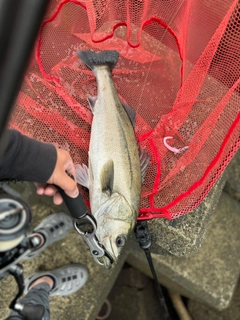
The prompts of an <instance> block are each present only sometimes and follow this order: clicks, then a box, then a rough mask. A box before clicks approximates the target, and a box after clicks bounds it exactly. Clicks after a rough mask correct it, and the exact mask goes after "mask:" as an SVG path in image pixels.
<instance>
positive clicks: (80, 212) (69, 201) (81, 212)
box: [55, 186, 88, 219]
mask: <svg viewBox="0 0 240 320" xmlns="http://www.w3.org/2000/svg"><path fill="white" fill-rule="evenodd" d="M55 187H56V188H57V189H58V191H59V193H60V194H61V196H62V198H63V200H64V202H65V203H66V206H67V208H68V210H69V212H70V214H71V216H72V217H73V218H76V219H80V218H83V217H84V216H85V215H86V214H87V213H88V207H87V205H86V203H85V201H84V199H83V197H82V195H81V194H80V193H79V195H78V196H77V198H71V197H69V196H68V195H67V194H66V193H65V192H64V191H63V189H61V188H60V187H59V186H55Z"/></svg>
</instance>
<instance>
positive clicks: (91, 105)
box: [88, 97, 97, 113]
mask: <svg viewBox="0 0 240 320" xmlns="http://www.w3.org/2000/svg"><path fill="white" fill-rule="evenodd" d="M96 101H97V97H88V105H89V108H90V110H91V111H92V113H94V108H95V104H96Z"/></svg>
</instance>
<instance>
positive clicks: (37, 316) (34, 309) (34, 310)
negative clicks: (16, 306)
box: [18, 304, 45, 320]
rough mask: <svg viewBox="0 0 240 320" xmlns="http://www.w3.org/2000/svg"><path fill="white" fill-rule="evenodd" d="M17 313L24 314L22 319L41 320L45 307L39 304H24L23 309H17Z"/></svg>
mask: <svg viewBox="0 0 240 320" xmlns="http://www.w3.org/2000/svg"><path fill="white" fill-rule="evenodd" d="M18 313H19V314H20V315H21V316H24V319H26V320H41V319H42V318H43V315H44V313H45V308H44V306H42V305H40V304H35V305H31V304H25V305H24V307H23V310H21V311H18ZM21 319H22V317H21Z"/></svg>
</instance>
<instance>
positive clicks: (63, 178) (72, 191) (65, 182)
mask: <svg viewBox="0 0 240 320" xmlns="http://www.w3.org/2000/svg"><path fill="white" fill-rule="evenodd" d="M54 184H56V185H57V186H59V187H60V188H61V189H62V190H63V191H64V192H65V193H66V194H67V195H68V196H69V197H71V198H76V197H77V196H78V194H79V191H78V188H77V183H76V181H75V180H73V179H72V178H70V177H69V176H68V174H67V173H63V174H61V175H59V176H58V177H56V179H55V181H54Z"/></svg>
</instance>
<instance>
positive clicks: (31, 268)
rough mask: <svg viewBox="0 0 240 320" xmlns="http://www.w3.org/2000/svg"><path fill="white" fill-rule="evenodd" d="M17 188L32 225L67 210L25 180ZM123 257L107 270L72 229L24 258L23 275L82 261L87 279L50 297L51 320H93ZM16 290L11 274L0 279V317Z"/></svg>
mask: <svg viewBox="0 0 240 320" xmlns="http://www.w3.org/2000/svg"><path fill="white" fill-rule="evenodd" d="M16 189H17V190H18V191H19V192H20V193H21V195H22V199H23V200H25V201H26V203H27V204H28V205H29V207H30V208H31V211H32V216H33V221H32V228H31V229H33V228H34V227H35V226H37V225H38V224H39V223H40V222H41V221H42V220H43V219H44V218H45V217H46V216H47V215H49V214H51V213H54V212H60V211H65V212H66V211H67V209H66V208H65V206H64V205H62V206H55V205H53V204H52V199H51V198H48V197H43V196H38V195H36V191H35V189H36V188H35V186H33V185H32V184H28V183H23V184H21V183H20V184H17V185H16ZM124 260H125V256H123V257H122V259H121V261H120V262H119V263H118V264H117V265H116V266H115V267H113V268H112V269H111V271H107V270H106V269H105V268H103V267H101V266H100V265H98V264H97V263H96V262H95V261H94V260H93V258H92V256H91V254H90V251H89V250H88V249H87V247H86V245H85V243H84V241H83V240H82V238H81V237H80V236H79V235H78V234H77V233H76V231H75V230H72V232H71V233H70V234H68V235H67V236H66V237H65V238H64V239H62V240H60V241H59V242H57V243H54V244H53V245H51V246H49V247H48V248H47V249H46V250H44V251H43V252H42V253H40V254H39V255H38V256H37V257H36V258H34V259H31V260H28V261H23V262H22V265H23V267H24V274H25V277H26V276H28V275H30V274H32V273H35V272H37V271H44V270H51V269H55V268H58V267H61V266H63V265H66V264H69V263H82V264H83V265H85V266H86V267H87V268H88V271H89V279H88V281H87V283H86V285H85V286H84V287H83V288H82V289H81V290H79V291H78V292H76V293H75V294H73V295H70V296H65V297H51V298H50V310H51V320H57V319H61V320H76V319H78V320H95V319H96V316H97V315H98V312H99V311H100V309H101V306H102V304H103V303H104V301H105V299H106V297H107V296H108V294H109V292H110V290H111V288H112V286H113V284H114V281H115V279H116V278H117V276H118V274H119V272H120V271H121V268H122V265H123V263H124ZM16 293H17V286H16V284H15V281H14V280H13V279H12V277H10V276H9V277H7V278H5V279H4V280H2V281H1V282H0V304H1V309H0V319H5V318H6V317H7V315H8V312H9V309H8V305H9V304H10V302H11V301H12V299H13V298H14V296H15V294H16Z"/></svg>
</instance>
